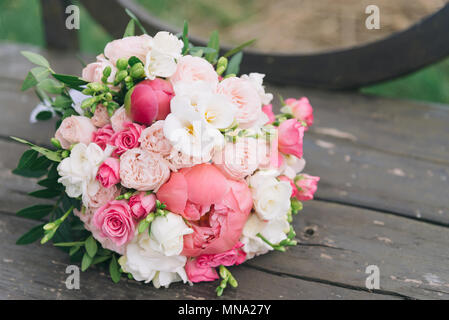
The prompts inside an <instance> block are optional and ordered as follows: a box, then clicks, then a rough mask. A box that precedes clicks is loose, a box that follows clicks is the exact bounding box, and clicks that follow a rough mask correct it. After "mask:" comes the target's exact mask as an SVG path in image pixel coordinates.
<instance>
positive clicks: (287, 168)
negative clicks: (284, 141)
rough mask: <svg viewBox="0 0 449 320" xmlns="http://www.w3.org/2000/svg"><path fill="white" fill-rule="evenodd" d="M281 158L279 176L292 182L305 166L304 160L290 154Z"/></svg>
mask: <svg viewBox="0 0 449 320" xmlns="http://www.w3.org/2000/svg"><path fill="white" fill-rule="evenodd" d="M283 158H284V161H283V163H282V166H281V167H280V168H279V169H278V171H279V175H284V176H286V177H287V178H290V179H292V180H293V179H294V178H295V177H296V175H297V174H298V173H300V172H301V171H302V170H303V169H304V167H305V166H306V160H304V158H301V159H299V158H297V157H295V156H293V155H291V154H284V155H283Z"/></svg>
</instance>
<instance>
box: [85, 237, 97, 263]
mask: <svg viewBox="0 0 449 320" xmlns="http://www.w3.org/2000/svg"><path fill="white" fill-rule="evenodd" d="M84 246H85V247H86V252H87V254H88V255H89V256H91V257H92V258H93V257H95V254H96V253H97V250H98V246H97V241H95V239H94V238H93V237H92V236H90V237H89V238H87V239H86V242H85V244H84Z"/></svg>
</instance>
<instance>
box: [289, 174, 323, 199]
mask: <svg viewBox="0 0 449 320" xmlns="http://www.w3.org/2000/svg"><path fill="white" fill-rule="evenodd" d="M318 181H320V177H314V176H310V175H308V174H305V173H303V174H300V175H298V176H297V177H296V178H295V184H296V186H298V188H299V190H298V193H297V194H296V198H297V199H298V200H300V201H306V200H312V199H313V195H314V194H315V192H316V190H317V188H318Z"/></svg>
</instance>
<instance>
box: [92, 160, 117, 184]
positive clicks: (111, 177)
mask: <svg viewBox="0 0 449 320" xmlns="http://www.w3.org/2000/svg"><path fill="white" fill-rule="evenodd" d="M96 179H97V180H98V181H99V182H100V183H101V185H102V186H103V187H105V188H110V187H111V186H114V185H116V184H117V183H119V182H120V161H119V160H118V159H116V158H107V159H106V160H104V161H103V163H102V164H101V165H100V167H99V168H98V171H97V176H96Z"/></svg>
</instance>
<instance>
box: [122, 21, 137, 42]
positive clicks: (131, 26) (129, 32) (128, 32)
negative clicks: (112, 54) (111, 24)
mask: <svg viewBox="0 0 449 320" xmlns="http://www.w3.org/2000/svg"><path fill="white" fill-rule="evenodd" d="M133 35H135V22H134V20H133V19H131V20H129V22H128V25H127V26H126V29H125V33H124V34H123V38H126V37H132V36H133Z"/></svg>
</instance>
